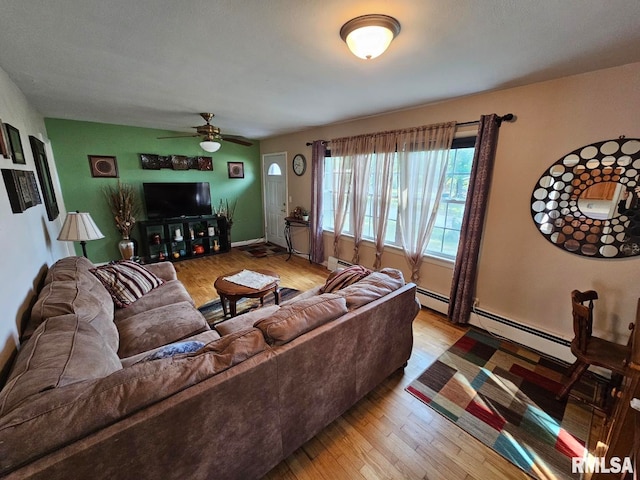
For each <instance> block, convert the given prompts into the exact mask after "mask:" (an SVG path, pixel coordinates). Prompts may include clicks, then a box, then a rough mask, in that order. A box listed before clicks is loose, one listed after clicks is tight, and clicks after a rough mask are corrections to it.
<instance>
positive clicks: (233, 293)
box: [213, 269, 280, 317]
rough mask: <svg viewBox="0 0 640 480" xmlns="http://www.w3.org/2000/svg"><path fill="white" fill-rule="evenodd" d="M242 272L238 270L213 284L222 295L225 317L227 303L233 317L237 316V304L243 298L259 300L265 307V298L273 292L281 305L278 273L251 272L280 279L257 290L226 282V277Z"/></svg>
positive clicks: (267, 271)
mask: <svg viewBox="0 0 640 480" xmlns="http://www.w3.org/2000/svg"><path fill="white" fill-rule="evenodd" d="M241 271H242V270H237V271H235V272H230V273H226V274H224V275H223V276H221V277H218V278H217V279H216V281H215V283H214V284H213V286H214V287H215V289H216V291H217V292H218V295H220V303H222V311H223V312H224V316H225V317H226V316H227V301H228V302H229V309H228V310H229V313H231V316H232V317H235V316H236V302H237V301H238V300H240V299H241V298H259V299H260V305H264V297H265V296H266V295H267V294H269V293H271V292H273V296H274V298H275V302H276V305H280V289H279V287H278V282H279V281H280V276H279V275H278V274H277V273H276V272H274V271H272V270H255V269H254V270H251V271H252V272H256V273H261V274H263V275H268V276H270V277H275V278H277V279H278V280H276V281H275V282H273V283H270V284H269V285H267V286H265V287H264V288H261V289H260V290H257V289H255V288H250V287H245V286H243V285H238V284H237V283H233V282H229V281H227V280H225V278H226V277H231V276H232V275H235V274H236V273H240V272H241Z"/></svg>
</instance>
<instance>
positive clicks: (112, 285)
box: [90, 260, 164, 308]
mask: <svg viewBox="0 0 640 480" xmlns="http://www.w3.org/2000/svg"><path fill="white" fill-rule="evenodd" d="M90 272H91V273H93V274H94V275H95V276H96V277H98V280H100V282H102V284H103V285H104V287H105V288H106V289H107V290H108V291H109V294H110V295H111V298H113V301H114V302H115V304H116V305H117V306H118V307H120V308H124V307H126V306H128V305H131V304H132V303H133V302H135V301H136V300H138V299H139V298H141V297H142V296H143V295H144V294H145V293H148V292H150V291H151V290H153V289H154V288H156V287H159V286H160V285H162V284H163V283H164V280H162V279H161V278H159V277H158V276H156V275H155V274H153V273H151V272H150V271H149V270H147V269H146V268H144V267H143V266H142V265H138V264H137V263H135V262H132V261H130V260H122V261H120V262H113V263H110V264H108V265H103V266H100V267H97V268H92V269H91V270H90Z"/></svg>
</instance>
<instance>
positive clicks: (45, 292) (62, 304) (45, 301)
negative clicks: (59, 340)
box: [23, 271, 118, 352]
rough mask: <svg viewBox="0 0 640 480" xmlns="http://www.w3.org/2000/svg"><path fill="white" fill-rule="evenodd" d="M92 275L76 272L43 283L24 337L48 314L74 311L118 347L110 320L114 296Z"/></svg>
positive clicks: (114, 327)
mask: <svg viewBox="0 0 640 480" xmlns="http://www.w3.org/2000/svg"><path fill="white" fill-rule="evenodd" d="M57 273H59V271H58V272H57ZM57 276H58V275H57V274H56V275H54V277H57ZM91 277H93V275H91V274H89V273H86V274H85V275H82V274H81V273H79V272H78V274H77V278H76V279H75V280H52V281H51V282H49V283H47V284H45V286H44V287H43V288H42V290H41V291H40V293H39V294H38V298H37V300H36V303H35V304H34V306H33V308H32V309H31V317H30V320H29V324H28V325H27V327H26V329H25V331H24V332H23V339H25V340H26V339H28V338H29V337H30V336H31V335H33V332H34V331H35V330H36V328H38V326H39V325H40V324H41V323H42V322H44V321H45V320H46V319H48V318H51V317H58V316H60V315H67V314H76V315H78V318H80V319H81V320H84V321H85V322H87V323H89V324H91V326H93V327H94V328H95V329H96V330H97V331H98V332H99V333H100V334H101V335H102V336H103V338H104V340H105V342H106V343H107V344H108V345H109V346H110V347H111V349H113V351H114V352H115V351H117V350H118V329H117V328H116V326H115V325H114V323H113V300H112V299H111V297H110V296H109V294H108V293H107V291H106V290H105V289H104V287H103V286H102V285H101V284H100V282H98V281H97V279H95V278H91Z"/></svg>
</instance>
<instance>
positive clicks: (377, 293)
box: [336, 268, 404, 311]
mask: <svg viewBox="0 0 640 480" xmlns="http://www.w3.org/2000/svg"><path fill="white" fill-rule="evenodd" d="M403 285H404V276H403V275H402V272H401V271H400V270H396V269H395V268H383V269H382V270H380V271H379V272H373V273H372V274H371V275H367V276H366V277H365V278H363V279H362V280H359V281H358V282H356V283H354V284H353V285H350V286H348V287H346V288H343V289H342V290H339V291H337V292H336V295H339V296H341V297H344V298H345V299H346V300H347V307H348V308H349V311H351V310H354V309H356V308H358V307H361V306H362V305H366V304H367V303H370V302H373V301H374V300H377V299H378V298H381V297H384V296H385V295H387V294H389V293H391V292H393V291H394V290H397V289H399V288H400V287H402V286H403Z"/></svg>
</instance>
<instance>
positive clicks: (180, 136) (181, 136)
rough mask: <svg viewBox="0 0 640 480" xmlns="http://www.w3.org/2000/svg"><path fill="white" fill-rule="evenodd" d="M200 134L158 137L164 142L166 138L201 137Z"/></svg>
mask: <svg viewBox="0 0 640 480" xmlns="http://www.w3.org/2000/svg"><path fill="white" fill-rule="evenodd" d="M199 136H200V134H198V133H195V134H193V135H172V136H170V137H158V140H163V139H165V138H187V137H199Z"/></svg>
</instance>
